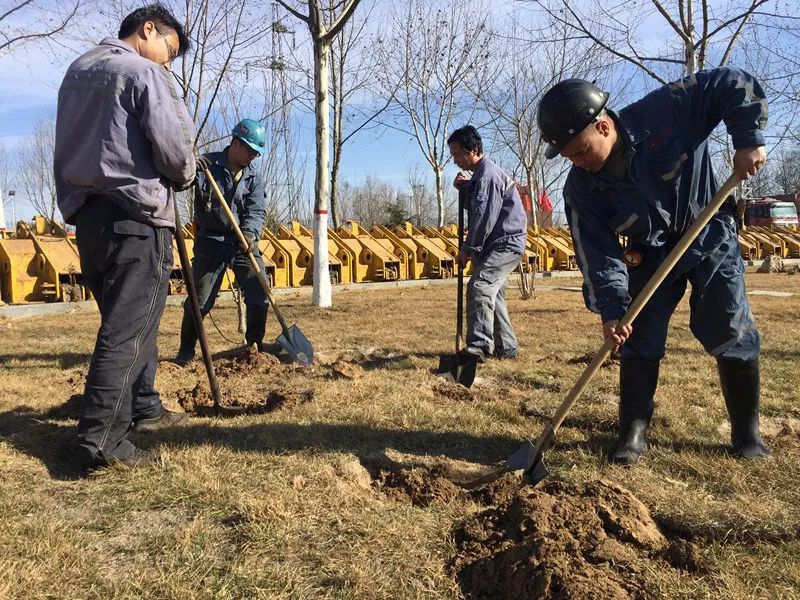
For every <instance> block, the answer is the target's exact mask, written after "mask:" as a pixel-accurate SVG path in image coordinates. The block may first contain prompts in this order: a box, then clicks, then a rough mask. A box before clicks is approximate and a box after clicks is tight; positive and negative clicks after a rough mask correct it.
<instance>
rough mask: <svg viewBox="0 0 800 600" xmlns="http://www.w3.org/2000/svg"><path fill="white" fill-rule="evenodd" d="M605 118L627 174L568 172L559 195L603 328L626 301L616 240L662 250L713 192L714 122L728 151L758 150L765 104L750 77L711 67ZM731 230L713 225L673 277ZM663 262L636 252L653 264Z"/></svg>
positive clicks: (587, 295) (723, 221) (723, 222)
mask: <svg viewBox="0 0 800 600" xmlns="http://www.w3.org/2000/svg"><path fill="white" fill-rule="evenodd" d="M611 115H612V117H613V118H614V120H615V122H616V124H617V130H618V131H619V133H620V135H621V136H622V139H623V143H624V152H625V153H626V154H625V156H626V159H627V161H628V162H627V164H628V173H627V175H626V176H625V177H624V178H623V179H619V178H617V177H615V176H614V175H613V174H612V173H610V172H609V170H608V169H603V170H601V171H600V172H597V173H592V172H589V171H586V170H584V169H581V168H579V167H576V166H573V167H572V169H571V170H570V172H569V175H568V176H567V181H566V184H565V188H564V205H565V212H566V217H567V221H568V223H569V226H570V230H571V233H572V239H573V241H574V244H575V254H576V258H577V262H578V266H579V268H580V270H581V273H582V274H583V278H584V284H583V292H584V299H585V301H586V306H587V307H588V308H589V310H591V311H593V312H596V313H599V314H600V315H601V317H602V320H603V322H606V321H609V320H614V319H619V318H621V317H622V315H623V314H624V313H625V310H626V308H627V306H628V304H629V303H630V300H631V299H630V296H629V295H628V272H627V267H626V264H625V262H624V260H623V249H622V247H621V246H620V243H619V236H620V235H622V236H625V237H627V238H628V240H629V243H632V244H636V245H639V246H640V247H641V248H642V249H643V250H647V249H648V248H659V247H661V248H663V247H665V246H671V245H672V244H671V243H670V242H674V241H675V240H676V239H677V238H678V237H679V236H680V235H681V234H682V233H683V232H684V231H686V229H687V228H688V227H689V225H690V224H691V223H692V221H693V220H694V219H695V218H696V217H697V216H698V215H699V214H700V212H701V211H702V210H703V208H704V207H705V206H707V205H708V203H709V202H710V200H711V198H712V197H713V195H714V193H716V191H717V182H716V180H715V178H714V172H713V170H712V166H711V159H710V157H709V152H708V146H707V138H708V136H709V135H710V134H711V132H712V131H713V130H714V128H715V127H716V126H717V125H718V124H719V123H720V121H724V122H725V126H726V128H727V132H728V134H729V135H730V136H731V139H732V142H733V147H734V148H737V149H738V148H750V147H756V146H763V145H764V135H763V129H764V127H765V126H766V122H767V100H766V97H765V95H764V92H763V90H762V89H761V85H760V84H759V83H758V81H757V80H756V79H755V78H754V77H753V76H752V75H750V74H748V73H746V72H744V71H742V70H740V69H734V68H727V67H721V68H718V69H711V70H707V71H700V72H698V73H695V74H694V75H691V76H689V77H686V78H685V79H682V80H680V81H677V82H675V83H671V84H668V85H665V86H663V87H661V88H659V89H657V90H655V91H653V92H651V93H650V94H648V95H647V96H645V97H644V98H642V99H641V100H639V101H638V102H635V103H634V104H631V105H630V106H627V107H625V108H624V109H622V110H621V111H619V114H615V113H613V112H612V113H611ZM732 226H733V219H732V218H731V217H730V214H728V215H727V216H725V215H718V216H717V217H715V219H714V220H712V222H711V223H709V225H708V226H706V228H705V229H704V230H703V231H702V232H701V233H700V235H699V236H698V238H697V240H695V242H694V244H693V245H692V246H691V247H690V248H689V250H688V251H687V253H686V254H685V255H684V257H683V259H681V262H679V263H678V265H677V266H676V269H675V271H674V272H676V273H677V272H686V270H687V269H688V268H692V266H693V265H696V264H698V263H699V262H700V261H702V260H703V258H705V257H707V256H709V255H710V254H711V253H713V252H714V250H715V249H716V248H718V247H719V245H720V244H721V243H722V240H724V239H726V237H727V233H728V232H727V231H726V228H730V227H732ZM663 254H664V253H663V252H662V253H660V252H657V251H651V252H645V255H646V256H647V255H649V256H651V257H656V259H658V260H663V258H664V255H663Z"/></svg>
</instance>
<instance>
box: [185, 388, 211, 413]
mask: <svg viewBox="0 0 800 600" xmlns="http://www.w3.org/2000/svg"><path fill="white" fill-rule="evenodd" d="M177 401H178V404H179V405H180V407H181V408H182V409H183V410H184V411H185V412H187V413H193V412H199V411H200V410H201V407H203V406H206V407H207V406H212V405H213V404H214V401H213V399H212V398H211V392H210V391H209V389H208V383H206V382H200V383H197V384H196V385H195V386H194V387H193V388H192V389H190V390H181V391H179V392H178V394H177Z"/></svg>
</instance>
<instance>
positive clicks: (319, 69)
mask: <svg viewBox="0 0 800 600" xmlns="http://www.w3.org/2000/svg"><path fill="white" fill-rule="evenodd" d="M329 50H330V44H329V43H326V42H324V41H323V40H314V91H315V96H316V97H315V101H314V104H315V107H314V108H315V111H314V112H315V113H316V124H317V127H316V133H317V173H316V181H315V184H314V188H315V191H316V202H315V204H314V291H313V293H312V296H311V303H312V304H313V305H314V306H320V307H323V308H325V307H328V306H331V305H332V304H333V301H332V298H331V280H330V275H329V274H328V198H329V196H330V171H329V167H328V160H329V154H330V123H329V120H330V112H329V111H330V108H329V103H328V57H329Z"/></svg>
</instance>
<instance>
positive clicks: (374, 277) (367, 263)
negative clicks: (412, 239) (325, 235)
mask: <svg viewBox="0 0 800 600" xmlns="http://www.w3.org/2000/svg"><path fill="white" fill-rule="evenodd" d="M335 233H336V235H337V236H338V237H339V240H340V241H341V243H343V244H344V245H346V246H347V247H348V248H349V249H350V251H351V252H352V255H353V256H354V257H355V260H354V261H353V262H352V265H351V273H352V280H353V281H354V282H356V283H361V282H362V281H393V280H395V279H399V278H400V273H401V265H400V262H401V261H400V259H399V258H398V257H397V256H396V255H395V254H393V253H392V252H391V251H389V250H388V249H387V248H386V247H384V246H383V245H381V243H380V242H379V241H378V240H376V239H375V238H374V237H373V236H372V235H370V233H369V232H368V231H367V230H365V229H363V228H362V227H361V226H360V225H359V224H358V223H356V222H355V221H348V222H347V225H346V226H345V225H343V226H341V227H339V228H338V229H336V231H335Z"/></svg>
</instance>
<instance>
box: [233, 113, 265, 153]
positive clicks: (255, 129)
mask: <svg viewBox="0 0 800 600" xmlns="http://www.w3.org/2000/svg"><path fill="white" fill-rule="evenodd" d="M231 133H232V134H233V137H235V138H236V139H239V140H241V141H243V142H244V143H245V144H247V145H248V146H249V147H250V148H252V149H253V150H255V151H256V152H258V155H259V156H261V155H262V154H264V144H265V143H266V141H267V132H266V131H265V130H264V126H263V125H262V124H261V123H259V122H258V121H255V120H253V119H242V120H241V121H239V122H238V123H237V124H236V127H234V128H233V131H231Z"/></svg>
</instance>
